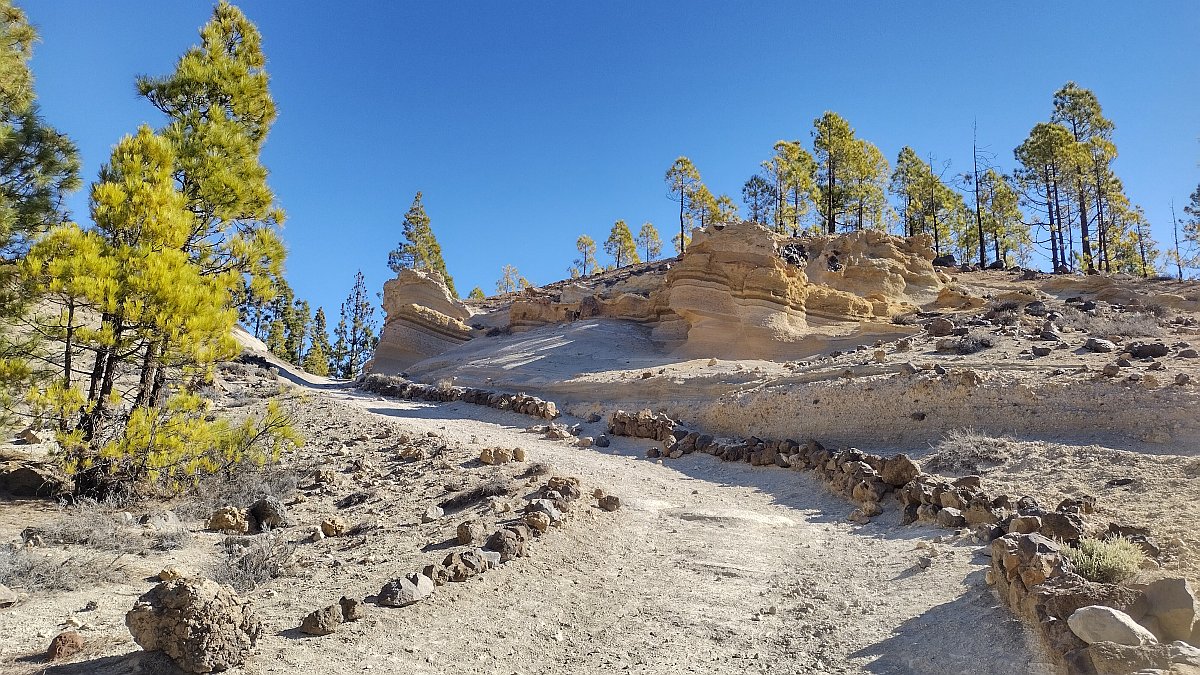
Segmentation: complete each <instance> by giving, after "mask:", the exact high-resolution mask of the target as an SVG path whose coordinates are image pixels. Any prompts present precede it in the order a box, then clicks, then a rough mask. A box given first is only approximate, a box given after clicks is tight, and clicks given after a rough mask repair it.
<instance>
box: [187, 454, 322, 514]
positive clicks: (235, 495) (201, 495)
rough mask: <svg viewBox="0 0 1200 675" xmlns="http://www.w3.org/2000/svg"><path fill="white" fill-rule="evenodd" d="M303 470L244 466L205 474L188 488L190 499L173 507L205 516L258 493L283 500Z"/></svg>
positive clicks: (246, 503)
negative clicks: (231, 472) (232, 472)
mask: <svg viewBox="0 0 1200 675" xmlns="http://www.w3.org/2000/svg"><path fill="white" fill-rule="evenodd" d="M307 473H308V472H307V471H303V470H300V469H285V468H282V467H278V466H269V467H263V468H261V469H257V470H254V469H248V468H245V469H243V470H240V471H238V472H237V473H236V474H235V475H233V476H232V477H230V478H226V477H224V476H210V477H206V478H204V479H202V480H201V481H200V482H199V483H198V484H197V485H196V487H195V489H194V490H192V492H191V495H190V499H188V500H187V501H186V502H184V503H182V504H180V505H179V506H178V507H177V508H176V511H177V512H178V513H179V514H180V515H181V516H186V517H189V518H207V517H208V516H209V514H211V513H212V512H213V511H215V510H217V509H219V508H221V507H222V506H236V507H238V508H243V509H244V508H247V507H249V506H250V505H251V504H253V503H254V502H255V501H258V499H260V498H262V497H275V498H276V499H278V500H280V501H287V498H288V497H289V496H290V495H291V494H292V493H293V492H295V491H296V486H298V485H299V484H300V478H301V476H303V475H306V474H307Z"/></svg>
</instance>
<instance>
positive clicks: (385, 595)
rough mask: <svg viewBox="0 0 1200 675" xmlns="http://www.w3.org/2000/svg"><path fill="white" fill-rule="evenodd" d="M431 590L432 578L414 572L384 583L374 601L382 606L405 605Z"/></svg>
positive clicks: (420, 598)
mask: <svg viewBox="0 0 1200 675" xmlns="http://www.w3.org/2000/svg"><path fill="white" fill-rule="evenodd" d="M433 590H434V583H433V579H430V578H429V577H427V576H425V575H424V574H420V573H415V574H410V575H408V576H406V577H401V578H399V579H396V580H394V581H389V582H388V583H386V584H384V586H383V588H382V589H380V591H379V595H378V596H376V597H377V600H376V601H377V602H378V603H379V604H380V605H382V606H384V607H407V606H408V605H411V604H413V603H416V602H420V601H422V600H424V599H426V598H428V597H429V596H431V595H433Z"/></svg>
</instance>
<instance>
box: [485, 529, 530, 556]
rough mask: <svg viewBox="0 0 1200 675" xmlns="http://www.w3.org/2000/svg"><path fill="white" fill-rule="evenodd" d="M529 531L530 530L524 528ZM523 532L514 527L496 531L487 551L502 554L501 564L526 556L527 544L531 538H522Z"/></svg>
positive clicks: (489, 538) (490, 539)
mask: <svg viewBox="0 0 1200 675" xmlns="http://www.w3.org/2000/svg"><path fill="white" fill-rule="evenodd" d="M522 529H525V530H527V529H528V528H522ZM522 534H523V533H522V531H521V530H518V529H517V528H514V527H506V528H504V529H501V530H496V531H495V532H493V533H492V536H491V537H488V540H487V549H488V550H489V551H495V552H497V553H499V554H500V561H501V562H508V561H509V560H512V559H513V558H520V557H522V556H524V555H525V542H526V540H527V539H528V538H529V537H527V536H522Z"/></svg>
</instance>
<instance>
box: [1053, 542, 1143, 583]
mask: <svg viewBox="0 0 1200 675" xmlns="http://www.w3.org/2000/svg"><path fill="white" fill-rule="evenodd" d="M1062 555H1063V557H1064V558H1066V559H1067V560H1070V561H1071V564H1072V565H1074V566H1075V571H1076V572H1077V573H1078V574H1079V576H1081V577H1083V578H1084V579H1087V580H1088V581H1098V582H1100V583H1105V584H1115V583H1117V582H1119V581H1124V580H1126V579H1128V578H1129V577H1132V576H1133V575H1134V574H1137V571H1138V570H1139V569H1141V566H1142V563H1143V562H1145V560H1146V554H1145V553H1143V552H1142V549H1140V548H1138V546H1137V544H1134V543H1133V542H1131V541H1129V540H1128V539H1125V538H1123V537H1116V538H1113V539H1093V538H1091V537H1084V538H1083V539H1081V540H1080V541H1079V548H1072V547H1070V546H1063V547H1062Z"/></svg>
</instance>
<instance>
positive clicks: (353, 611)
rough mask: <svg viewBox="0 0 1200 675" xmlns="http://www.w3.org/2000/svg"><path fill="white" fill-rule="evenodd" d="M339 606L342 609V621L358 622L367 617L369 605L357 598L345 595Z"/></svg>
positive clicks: (339, 601)
mask: <svg viewBox="0 0 1200 675" xmlns="http://www.w3.org/2000/svg"><path fill="white" fill-rule="evenodd" d="M338 605H339V606H340V607H341V608H342V621H358V620H359V619H361V618H363V617H365V616H366V615H367V603H365V602H363V601H362V600H359V599H357V598H348V597H346V596H344V595H343V596H342V599H341V600H338Z"/></svg>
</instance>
